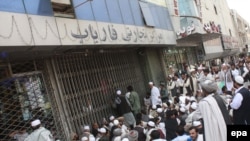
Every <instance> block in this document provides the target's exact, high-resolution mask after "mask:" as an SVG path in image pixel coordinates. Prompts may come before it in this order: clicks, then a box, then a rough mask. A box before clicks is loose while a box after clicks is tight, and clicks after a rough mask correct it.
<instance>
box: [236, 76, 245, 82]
mask: <svg viewBox="0 0 250 141" xmlns="http://www.w3.org/2000/svg"><path fill="white" fill-rule="evenodd" d="M235 81H236V82H237V83H238V84H244V79H243V77H242V76H239V75H238V76H235Z"/></svg>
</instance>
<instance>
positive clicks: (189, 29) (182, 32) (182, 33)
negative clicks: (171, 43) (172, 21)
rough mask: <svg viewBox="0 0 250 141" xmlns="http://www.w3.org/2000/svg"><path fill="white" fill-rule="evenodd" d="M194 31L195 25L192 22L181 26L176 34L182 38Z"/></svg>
mask: <svg viewBox="0 0 250 141" xmlns="http://www.w3.org/2000/svg"><path fill="white" fill-rule="evenodd" d="M194 31H195V26H194V24H192V25H191V26H187V27H182V29H180V30H179V31H178V32H177V33H176V34H177V36H178V38H183V37H186V36H188V35H190V34H192V33H193V32H194Z"/></svg>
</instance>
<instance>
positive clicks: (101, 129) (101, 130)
mask: <svg viewBox="0 0 250 141" xmlns="http://www.w3.org/2000/svg"><path fill="white" fill-rule="evenodd" d="M98 131H99V132H100V133H106V129H105V128H100V129H99V130H98Z"/></svg>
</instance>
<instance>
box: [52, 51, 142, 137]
mask: <svg viewBox="0 0 250 141" xmlns="http://www.w3.org/2000/svg"><path fill="white" fill-rule="evenodd" d="M52 66H53V70H54V74H55V76H56V77H55V79H56V81H57V82H56V83H57V84H58V85H59V86H58V89H59V91H60V92H59V96H60V98H61V99H62V104H63V105H62V107H65V109H64V112H65V116H66V117H67V122H68V127H69V129H70V132H78V133H79V132H80V126H81V125H84V124H85V125H86V124H91V123H93V122H99V121H102V119H103V117H104V118H107V117H108V116H110V115H111V114H114V111H113V110H112V108H111V104H110V103H111V101H112V99H113V98H114V96H115V90H116V89H118V88H120V89H122V91H123V92H126V87H127V86H128V85H132V86H133V87H134V89H135V90H136V91H137V92H138V93H139V94H140V95H141V96H142V95H144V94H145V86H144V81H143V77H142V73H141V70H140V67H139V62H138V58H137V55H136V52H133V51H127V52H126V51H124V52H116V53H114V52H106V53H94V52H92V53H91V52H90V53H88V54H86V53H85V54H84V53H78V54H69V55H60V56H57V57H55V58H54V59H53V61H52Z"/></svg>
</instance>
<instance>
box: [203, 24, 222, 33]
mask: <svg viewBox="0 0 250 141" xmlns="http://www.w3.org/2000/svg"><path fill="white" fill-rule="evenodd" d="M203 29H204V30H205V31H206V32H207V33H221V27H220V25H219V24H218V25H215V23H214V21H211V22H209V23H206V24H204V27H203Z"/></svg>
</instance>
